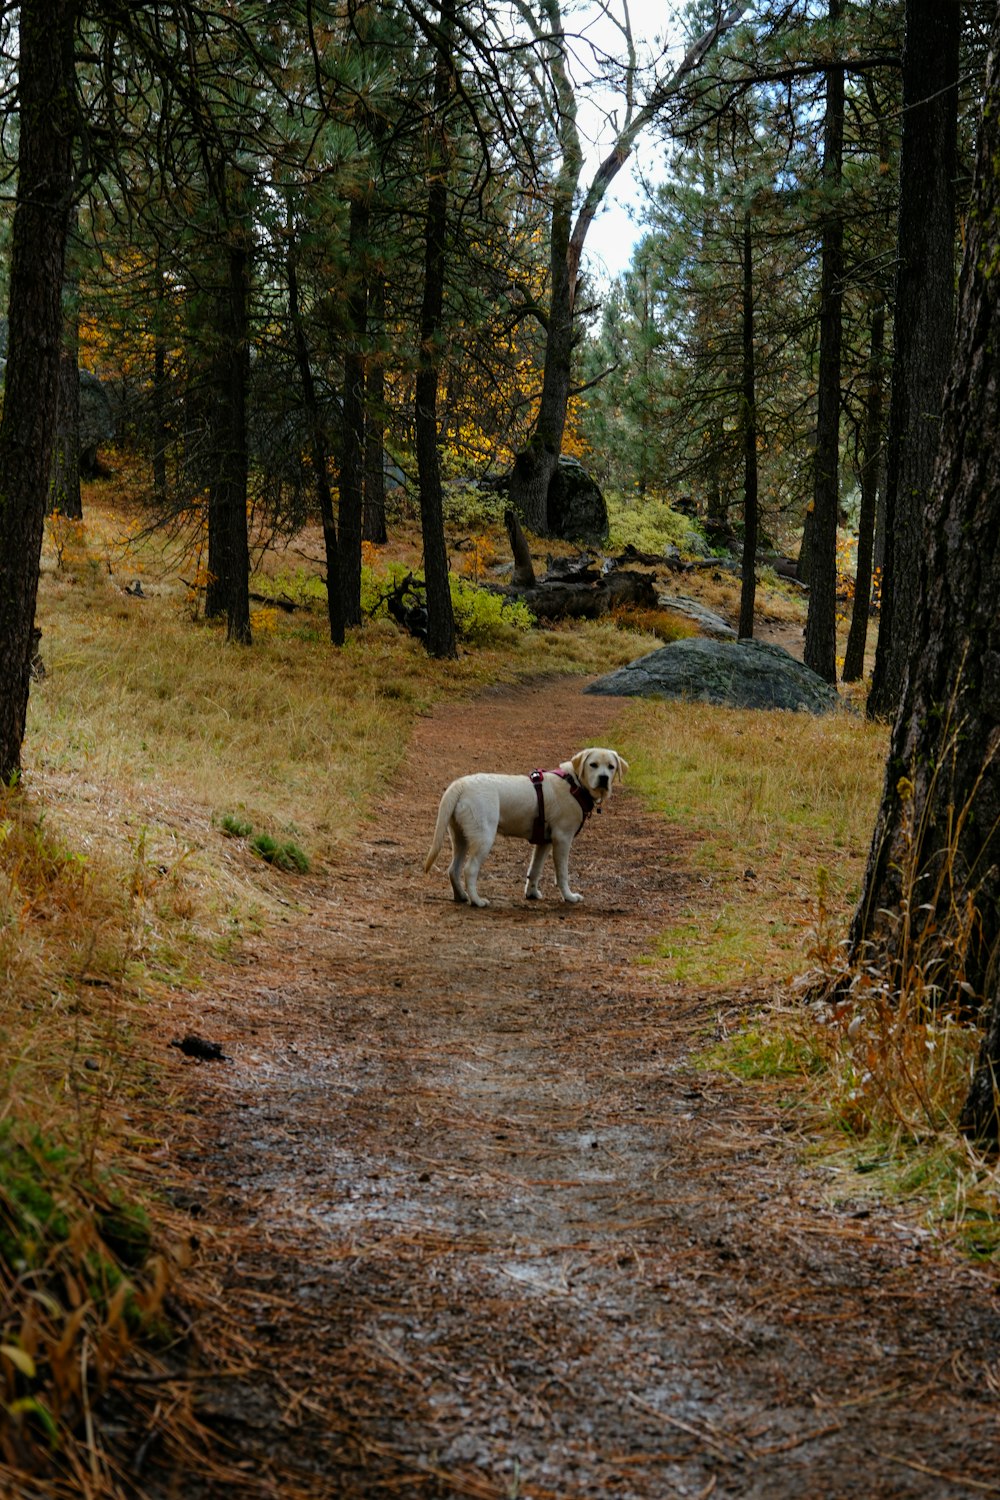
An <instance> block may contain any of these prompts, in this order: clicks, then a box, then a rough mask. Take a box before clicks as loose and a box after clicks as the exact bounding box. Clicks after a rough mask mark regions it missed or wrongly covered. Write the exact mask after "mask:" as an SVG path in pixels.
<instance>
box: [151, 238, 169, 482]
mask: <svg viewBox="0 0 1000 1500" xmlns="http://www.w3.org/2000/svg"><path fill="white" fill-rule="evenodd" d="M155 306H156V312H155V318H154V322H153V403H152V405H153V409H152V438H153V493H154V495H155V496H156V503H157V505H158V506H160V507H162V506H164V505H166V503H167V448H168V446H169V442H170V426H169V423H168V421H167V336H166V322H167V290H166V283H165V279H164V276H163V271H162V269H161V267H160V262H159V252H157V263H156V304H155Z"/></svg>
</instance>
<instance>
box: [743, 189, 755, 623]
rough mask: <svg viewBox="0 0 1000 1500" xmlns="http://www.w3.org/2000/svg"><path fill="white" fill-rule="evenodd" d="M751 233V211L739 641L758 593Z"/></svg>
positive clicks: (746, 249) (746, 235) (746, 240)
mask: <svg viewBox="0 0 1000 1500" xmlns="http://www.w3.org/2000/svg"><path fill="white" fill-rule="evenodd" d="M754 356H755V350H754V327H753V230H752V224H751V218H750V210H749V209H747V213H746V217H745V218H744V220H743V399H742V402H741V407H742V410H741V413H740V420H741V425H742V428H743V579H742V587H741V589H740V625H739V636H740V639H741V640H750V639H752V637H753V613H754V601H755V599H756V594H757V522H758V515H757V380H756V372H755V368H754Z"/></svg>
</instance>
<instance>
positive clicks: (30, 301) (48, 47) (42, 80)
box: [0, 0, 78, 783]
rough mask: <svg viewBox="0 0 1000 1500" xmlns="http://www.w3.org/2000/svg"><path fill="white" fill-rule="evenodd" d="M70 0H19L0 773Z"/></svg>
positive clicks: (23, 610)
mask: <svg viewBox="0 0 1000 1500" xmlns="http://www.w3.org/2000/svg"><path fill="white" fill-rule="evenodd" d="M75 21H76V4H75V3H73V0H69V3H67V0H22V3H21V11H20V22H19V49H18V100H19V110H20V126H19V139H18V181H17V196H16V200H15V207H14V221H13V230H12V237H11V238H12V243H11V262H10V308H9V319H10V323H9V340H8V348H7V379H6V391H5V395H4V403H3V416H2V418H0V781H2V782H5V783H6V782H9V781H10V780H11V779H12V778H14V777H16V776H17V775H19V773H20V770H21V746H22V744H23V741H24V728H25V722H26V718H27V711H28V689H29V684H30V680H31V656H32V631H33V628H34V620H35V603H36V600H37V596H38V575H39V567H40V562H41V548H42V531H43V527H44V519H45V503H46V500H47V498H48V488H49V465H50V458H51V453H52V437H53V432H54V430H55V421H56V401H57V390H58V382H59V361H60V358H61V355H62V302H61V297H62V285H63V272H64V268H65V258H66V239H67V234H68V230H69V214H70V198H71V194H72V188H73V144H74V140H75V138H76V132H77V128H78V115H77V106H76V72H75V60H74V40H75V37H74V26H75Z"/></svg>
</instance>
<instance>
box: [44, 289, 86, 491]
mask: <svg viewBox="0 0 1000 1500" xmlns="http://www.w3.org/2000/svg"><path fill="white" fill-rule="evenodd" d="M65 324H66V326H65V334H66V336H67V338H68V341H69V348H64V349H63V351H62V355H61V357H60V360H59V394H58V397H57V399H56V430H55V434H54V437H53V443H52V474H51V477H50V479H49V498H48V503H47V505H46V510H47V511H48V512H49V513H50V514H51V513H55V514H58V515H60V516H66V517H67V518H68V519H69V520H71V521H79V520H80V519H81V518H82V516H83V501H82V499H81V497H80V368H79V364H78V362H77V339H76V337H74V333H75V332H76V331H78V326H79V325H78V324H77V323H76V321H75V319H74V318H73V315H72V313H71V312H70V313H69V314H68V316H67V318H66V319H65Z"/></svg>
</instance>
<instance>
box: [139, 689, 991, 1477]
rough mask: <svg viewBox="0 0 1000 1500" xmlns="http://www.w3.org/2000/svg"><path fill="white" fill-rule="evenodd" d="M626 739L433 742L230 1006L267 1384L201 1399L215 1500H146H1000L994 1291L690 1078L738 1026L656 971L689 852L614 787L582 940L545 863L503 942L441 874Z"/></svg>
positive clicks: (540, 736)
mask: <svg viewBox="0 0 1000 1500" xmlns="http://www.w3.org/2000/svg"><path fill="white" fill-rule="evenodd" d="M616 711H617V709H616V705H615V704H614V702H613V700H611V701H609V700H607V699H602V698H591V697H585V696H583V695H582V694H581V693H580V691H579V687H578V686H577V685H574V684H560V685H557V686H555V687H552V686H538V687H536V688H532V689H530V690H521V691H519V692H516V693H504V694H496V695H491V696H487V697H485V698H484V699H482V700H481V701H480V702H479V703H477V704H476V705H475V706H474V707H473V708H472V709H469V708H449V709H442V710H440V711H438V712H436V713H435V714H434V715H433V717H431V718H429V719H427V720H425V721H423V722H422V724H421V725H420V728H419V732H418V735H417V739H416V743H415V746H414V749H413V753H412V754H411V755H410V757H409V759H408V774H407V778H406V780H405V782H403V781H401V782H400V783H399V784H398V785H397V786H396V787H395V789H394V790H393V793H392V795H391V797H390V798H389V799H388V801H387V803H386V806H385V807H384V808H383V809H382V810H381V813H380V815H379V819H378V823H377V826H374V827H373V828H372V831H371V836H370V838H369V839H368V840H367V841H366V842H365V843H364V844H363V845H362V847H361V849H360V852H359V859H358V863H357V866H356V867H347V866H345V867H344V868H343V869H341V870H339V871H338V872H337V874H336V878H335V879H334V880H332V881H331V882H330V883H329V885H328V886H327V887H326V888H325V889H322V890H320V889H316V890H315V892H314V895H315V901H314V906H313V910H312V912H311V914H310V915H309V917H308V919H307V920H305V921H300V920H298V919H296V920H294V921H292V922H290V926H289V940H288V943H287V945H285V946H284V947H281V948H280V949H279V948H274V949H272V951H271V953H270V956H268V955H267V954H265V955H264V956H263V959H262V961H261V962H260V963H259V964H258V965H257V967H256V968H255V969H254V970H253V971H251V973H250V974H249V976H247V979H246V982H245V984H243V985H242V987H240V988H237V987H236V986H235V985H234V987H233V989H232V991H231V993H222V992H217V993H216V994H215V995H214V996H213V997H211V999H210V1001H209V1002H208V1003H207V1005H206V1006H204V1008H203V1009H202V1011H201V1013H200V1025H199V1029H200V1030H202V1031H203V1033H204V1034H205V1035H207V1036H211V1037H215V1038H218V1039H220V1040H223V1041H224V1042H225V1043H226V1047H227V1051H229V1052H230V1053H231V1054H232V1055H233V1057H234V1059H235V1062H234V1064H233V1065H232V1066H231V1067H230V1068H228V1069H222V1068H220V1067H218V1066H216V1067H214V1068H213V1067H210V1066H204V1067H196V1066H193V1065H186V1064H185V1063H184V1062H183V1061H182V1060H181V1059H180V1058H179V1057H178V1062H177V1066H178V1070H179V1071H180V1070H181V1069H182V1068H185V1067H186V1068H187V1071H186V1072H185V1073H184V1074H183V1077H182V1080H181V1087H182V1090H183V1096H184V1097H186V1099H187V1100H188V1107H189V1109H190V1111H192V1113H191V1114H190V1115H189V1116H188V1123H187V1124H186V1125H185V1126H184V1130H185V1131H190V1132H191V1133H192V1134H193V1135H195V1136H196V1137H197V1139H192V1141H191V1143H190V1147H189V1149H188V1150H187V1152H186V1164H187V1167H188V1169H189V1170H190V1171H191V1173H192V1180H193V1183H194V1185H195V1189H196V1191H195V1192H194V1193H193V1195H192V1206H193V1208H194V1209H195V1210H196V1211H200V1216H199V1221H198V1222H201V1223H206V1222H212V1221H216V1222H219V1223H221V1224H222V1225H224V1226H225V1228H226V1234H225V1235H224V1236H223V1238H222V1239H221V1240H218V1241H216V1240H213V1239H212V1238H211V1237H209V1238H208V1239H206V1245H207V1247H208V1253H209V1254H210V1255H212V1256H215V1257H217V1263H218V1267H219V1275H220V1286H219V1306H220V1308H224V1309H225V1316H226V1317H228V1318H229V1319H231V1320H232V1319H235V1322H236V1324H237V1326H238V1328H239V1330H240V1333H241V1336H242V1337H243V1339H244V1340H245V1345H244V1349H243V1359H242V1366H243V1373H242V1374H240V1373H237V1374H236V1375H234V1377H233V1378H231V1379H228V1380H218V1381H209V1382H207V1383H206V1384H205V1385H204V1394H203V1397H202V1404H201V1411H202V1416H203V1418H204V1420H205V1422H206V1424H207V1426H208V1428H209V1430H210V1431H211V1433H212V1434H214V1441H215V1443H216V1453H217V1458H218V1463H219V1466H220V1467H219V1476H220V1477H219V1480H218V1482H217V1483H216V1484H214V1485H213V1484H204V1483H202V1484H196V1483H195V1482H194V1480H190V1479H189V1478H187V1477H185V1476H183V1475H179V1474H177V1473H176V1472H175V1473H174V1475H173V1476H172V1478H170V1479H166V1478H164V1477H163V1476H162V1475H157V1474H156V1473H155V1471H152V1470H151V1471H150V1472H149V1473H148V1474H147V1476H146V1482H147V1483H148V1484H150V1485H151V1486H152V1492H153V1493H154V1494H156V1495H163V1496H166V1495H173V1496H184V1497H185V1500H188V1497H191V1496H203V1495H213V1496H214V1495H218V1496H223V1495H225V1496H230V1497H232V1496H237V1497H239V1496H242V1495H247V1496H257V1495H261V1494H269V1495H275V1496H280V1497H282V1500H291V1497H296V1496H299V1495H308V1496H310V1497H320V1496H322V1497H334V1496H345V1497H355V1496H375V1495H391V1494H395V1495H403V1496H441V1497H451V1496H456V1497H457V1496H472V1497H481V1500H494V1497H495V1500H501V1497H518V1496H523V1497H535V1500H541V1497H558V1500H574V1497H584V1496H587V1497H612V1496H613V1497H637V1500H639V1497H642V1500H648V1497H661V1496H674V1495H678V1496H681V1495H683V1496H704V1497H707V1496H709V1495H715V1496H720V1497H729V1496H755V1497H761V1500H783V1497H786V1496H787V1497H792V1496H794V1497H796V1500H803V1497H806V1500H810V1497H822V1500H835V1497H842V1496H843V1497H847V1496H854V1497H865V1500H870V1497H876V1496H877V1497H887V1496H893V1497H895V1496H899V1497H902V1496H914V1497H915V1496H921V1497H927V1496H933V1497H938V1496H940V1497H945V1496H948V1497H959V1496H961V1497H965V1496H972V1495H978V1494H1000V1477H998V1476H1000V1463H998V1460H1000V1431H998V1424H997V1409H996V1393H997V1390H998V1387H1000V1344H998V1335H1000V1317H998V1315H997V1310H996V1306H995V1302H994V1293H993V1286H992V1283H991V1282H990V1281H989V1280H988V1279H987V1278H986V1276H985V1275H981V1274H979V1273H978V1272H976V1271H975V1270H974V1269H970V1268H968V1267H964V1266H959V1265H955V1264H951V1263H948V1262H945V1261H942V1260H940V1259H938V1258H936V1257H935V1256H934V1255H933V1254H932V1253H931V1251H930V1250H929V1249H928V1248H927V1246H926V1243H925V1242H924V1241H923V1240H922V1239H921V1237H920V1236H919V1235H918V1234H916V1233H915V1232H913V1231H908V1230H906V1229H905V1228H900V1227H899V1226H897V1225H895V1224H894V1223H893V1222H892V1218H891V1216H890V1215H888V1214H885V1215H878V1214H871V1215H869V1213H868V1211H867V1210H866V1209H865V1208H864V1207H863V1206H861V1205H859V1204H851V1203H847V1204H844V1205H842V1206H841V1207H839V1208H837V1209H834V1208H832V1207H829V1206H827V1205H825V1202H824V1189H823V1184H822V1180H821V1179H820V1177H818V1176H815V1175H814V1176H810V1175H809V1174H808V1173H807V1172H806V1171H805V1170H804V1169H802V1168H801V1167H799V1166H797V1165H796V1159H795V1153H794V1150H793V1147H792V1146H791V1145H790V1144H789V1142H788V1139H787V1137H786V1136H785V1134H784V1133H783V1131H782V1128H781V1121H780V1119H778V1118H777V1117H775V1116H772V1114H771V1113H770V1112H769V1110H768V1109H767V1108H762V1107H761V1105H760V1103H759V1101H758V1100H755V1098H754V1095H753V1094H752V1092H751V1091H749V1090H741V1089H739V1088H738V1087H736V1086H735V1085H734V1086H733V1087H732V1088H729V1087H727V1086H723V1085H716V1084H714V1083H712V1084H708V1083H706V1082H705V1079H704V1076H703V1075H699V1074H698V1073H696V1072H694V1071H691V1070H686V1068H685V1056H686V1055H687V1054H688V1053H689V1052H690V1050H691V1049H692V1048H695V1047H697V1046H699V1045H700V1044H701V1043H702V1042H703V1040H704V1039H705V1037H706V1036H707V1035H710V1034H711V1030H712V1025H713V1013H712V1007H711V1006H710V1005H709V1004H707V1003H706V1002H704V1001H702V1000H701V999H700V998H699V997H698V996H696V995H690V994H683V993H680V992H677V991H673V990H671V989H664V988H663V987H662V986H659V985H656V984H653V983H651V981H650V978H649V975H648V972H647V971H645V970H644V969H643V967H642V966H641V965H638V964H636V963H635V962H634V960H635V959H636V958H637V957H638V956H639V955H640V954H641V953H642V951H643V947H644V945H646V944H648V943H649V942H650V941H651V940H652V938H653V937H654V935H655V934H656V932H657V931H658V929H659V928H661V927H662V926H663V925H664V924H665V921H666V918H667V914H668V913H669V912H670V911H671V910H672V909H674V908H675V907H676V906H677V904H678V903H681V902H684V903H688V904H690V903H695V904H696V903H697V901H698V899H699V898H698V886H697V882H696V880H695V879H694V877H693V876H692V873H691V871H690V869H689V868H688V864H687V860H686V858H685V850H684V848H683V847H681V846H680V845H679V844H678V843H677V842H676V841H674V840H673V839H672V838H671V836H670V832H669V830H668V829H666V828H665V827H663V826H662V825H661V824H659V823H657V822H655V821H653V820H652V819H651V818H649V817H647V816H646V815H645V814H644V813H643V811H642V809H641V807H640V805H639V802H638V799H637V798H634V797H630V796H629V794H628V790H627V788H626V789H625V790H624V792H623V793H620V794H619V793H617V792H616V794H615V797H614V798H613V799H612V802H611V805H610V807H609V809H608V811H607V812H606V813H605V814H604V815H603V816H602V817H601V818H594V819H592V821H591V823H590V824H589V825H588V827H587V829H586V831H585V833H584V834H583V836H582V837H581V839H580V840H579V842H578V844H577V846H576V848H575V852H574V859H573V866H572V868H573V872H574V878H575V881H576V883H577V888H579V889H582V890H583V891H584V892H585V895H586V901H585V903H584V904H583V905H581V906H579V907H575V908H571V907H566V906H564V905H563V904H562V903H561V902H560V901H559V898H558V896H557V895H556V893H555V891H554V888H553V890H552V895H551V899H547V900H546V901H545V902H544V903H539V904H526V903H524V902H523V901H522V899H521V884H522V880H523V871H524V867H525V863H526V858H527V849H526V847H524V846H519V845H518V846H515V845H512V844H502V845H501V846H499V847H498V849H497V851H495V853H494V855H493V856H492V857H491V860H490V861H489V863H488V865H487V867H486V872H485V875H484V877H483V880H482V888H483V890H484V892H485V893H486V894H488V895H490V896H491V897H492V898H493V903H494V904H493V905H492V906H491V907H490V908H489V909H488V910H486V911H482V912H473V911H469V910H468V909H465V908H459V907H456V906H455V905H454V904H453V902H452V901H451V899H450V888H449V886H448V881H447V876H446V872H445V865H446V860H445V859H444V858H443V857H442V859H441V861H440V864H439V867H438V869H437V870H436V871H435V872H434V873H433V875H432V876H431V877H428V878H425V877H424V875H423V873H422V860H423V854H424V851H425V849H426V846H427V843H428V842H429V837H430V831H431V828H432V825H433V818H434V812H435V809H436V804H437V799H438V796H439V794H440V791H441V790H442V788H443V787H444V785H445V784H446V783H447V781H448V780H449V779H450V778H451V777H452V776H453V775H455V774H458V773H460V772H463V771H467V770H473V769H487V768H493V767H502V768H505V769H509V768H513V767H517V766H523V768H524V769H525V770H529V769H531V766H532V765H533V764H534V763H535V762H536V761H537V762H541V763H543V764H554V763H556V762H557V761H558V760H560V759H562V758H564V756H565V755H567V754H569V753H571V752H572V751H573V750H575V749H578V748H580V747H581V746H583V745H585V744H588V743H607V742H608V740H609V739H610V738H612V724H613V720H614V715H615V713H616ZM531 726H541V727H540V728H539V727H531ZM213 1247H214V1248H213ZM240 1363H241V1361H240V1360H237V1365H239V1364H240ZM193 1373H196V1372H193Z"/></svg>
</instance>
